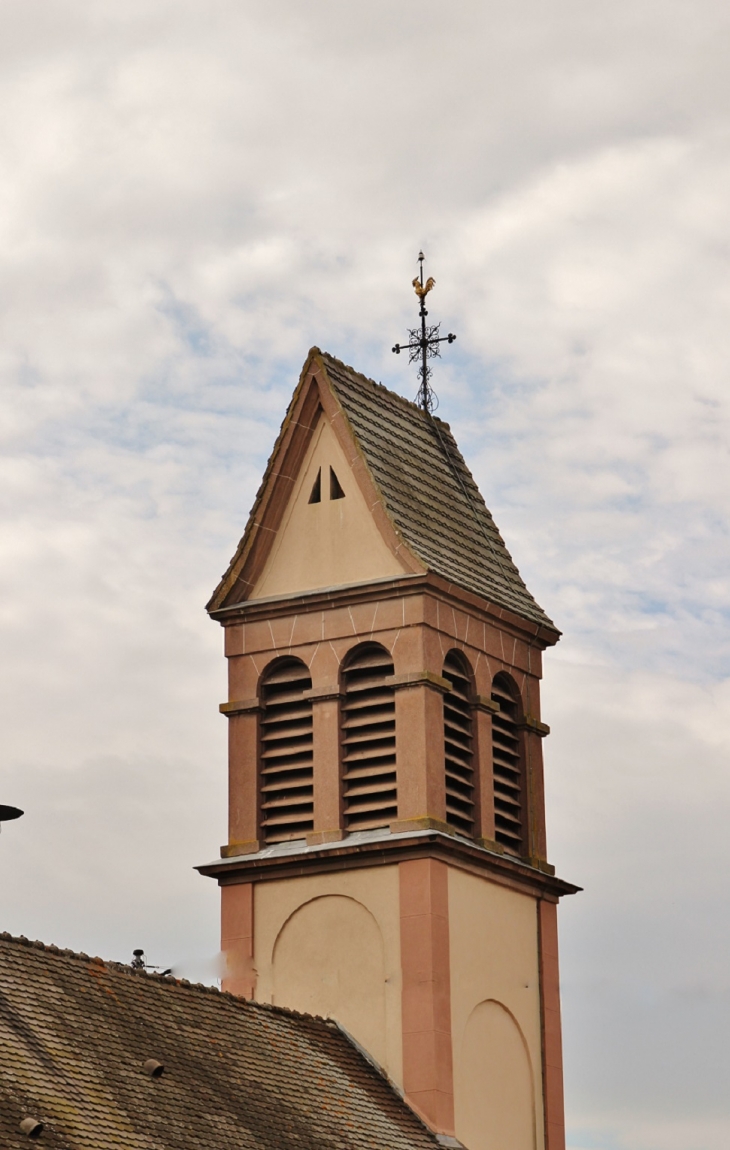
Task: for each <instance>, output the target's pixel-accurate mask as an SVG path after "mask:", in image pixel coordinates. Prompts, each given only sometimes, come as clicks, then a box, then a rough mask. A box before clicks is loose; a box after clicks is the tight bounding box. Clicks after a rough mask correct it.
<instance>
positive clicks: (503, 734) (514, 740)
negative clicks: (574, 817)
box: [492, 674, 525, 855]
mask: <svg viewBox="0 0 730 1150" xmlns="http://www.w3.org/2000/svg"><path fill="white" fill-rule="evenodd" d="M518 697H519V696H518V694H517V688H516V686H515V685H514V683H513V682H512V680H511V679H510V677H509V675H503V674H499V675H497V676H496V678H495V680H494V683H493V684H492V702H493V703H496V704H497V706H498V707H499V710H498V711H495V712H494V713H493V715H492V764H493V772H494V823H495V838H496V840H497V842H498V843H501V844H502V846H503V847H504V849H505V851H506V852H507V853H508V854H511V855H521V854H523V853H524V840H525V793H524V792H525V788H524V784H523V777H522V756H521V754H520V732H519V729H518V726H517V723H518V720H519V717H520V710H519V703H518V701H517V700H518Z"/></svg>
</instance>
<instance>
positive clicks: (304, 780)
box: [259, 659, 314, 843]
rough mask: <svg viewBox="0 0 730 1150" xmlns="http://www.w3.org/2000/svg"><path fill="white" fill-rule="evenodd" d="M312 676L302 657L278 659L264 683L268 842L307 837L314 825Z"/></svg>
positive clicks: (262, 783)
mask: <svg viewBox="0 0 730 1150" xmlns="http://www.w3.org/2000/svg"><path fill="white" fill-rule="evenodd" d="M311 686H312V680H311V678H310V675H309V671H308V670H307V668H306V666H305V665H304V663H302V662H301V660H299V659H280V660H279V661H278V662H276V663H275V664H274V665H273V667H272V668H271V670H270V671H268V672H267V674H266V675H265V676H264V679H263V682H262V684H261V704H262V706H261V741H260V747H261V749H260V768H259V795H260V811H261V834H262V838H263V839H264V842H267V843H280V842H284V841H285V840H287V839H301V838H304V836H305V834H306V833H307V831H311V830H312V827H313V826H314V821H313V818H314V778H313V769H312V768H313V760H312V700H311V699H305V698H304V692H305V691H307V690H309V688H310V687H311Z"/></svg>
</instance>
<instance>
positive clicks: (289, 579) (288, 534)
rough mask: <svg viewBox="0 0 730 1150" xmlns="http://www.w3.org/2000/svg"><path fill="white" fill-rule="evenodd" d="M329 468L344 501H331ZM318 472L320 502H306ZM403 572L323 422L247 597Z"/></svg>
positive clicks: (287, 592) (378, 577) (339, 584)
mask: <svg viewBox="0 0 730 1150" xmlns="http://www.w3.org/2000/svg"><path fill="white" fill-rule="evenodd" d="M330 467H332V468H333V469H334V472H335V474H336V476H337V479H338V480H339V483H340V486H341V487H342V490H343V491H344V493H345V497H344V499H330ZM318 471H319V472H320V482H321V500H320V502H318V503H310V502H309V498H310V495H311V492H312V487H313V486H314V483H315V481H316V479H317V472H318ZM404 571H405V568H404V567H403V565H402V564H401V563H399V562H398V560H397V559H396V558H395V556H394V555H393V553H392V551H391V550H390V548H389V547H388V545H387V544H386V543H385V541H384V539H383V537H382V535H381V534H380V531H379V530H378V527H377V525H376V523H375V521H374V519H373V516H372V514H371V513H370V510H369V508H368V507H367V505H366V503H365V499H364V497H363V495H362V493H361V491H360V488H359V487H358V485H357V481H356V480H355V477H354V476H353V474H352V471H351V470H350V465H349V463H348V462H347V459H346V458H345V454H344V452H343V450H342V448H341V447H340V445H339V443H338V442H337V438H336V436H335V433H334V431H333V430H332V428H331V427H330V425H329V424H328V423H327V422H326V420H325V419H324V418H323V417H321V418H320V421H319V424H318V425H317V428H316V430H315V432H314V435H313V437H312V442H311V444H310V446H309V450H308V452H307V456H306V459H305V461H304V464H303V465H302V468H301V471H300V472H299V476H298V478H297V481H296V483H295V484H294V490H293V491H292V494H291V497H290V499H289V503H288V505H287V508H286V511H285V512H284V517H283V520H282V523H281V526H280V527H279V530H278V532H277V535H276V540H275V541H274V545H273V547H272V550H271V554H270V555H269V557H268V559H267V561H266V565H265V567H264V570H263V571H262V573H261V577H260V578H259V579H258V581H257V583H256V586H255V587H254V589H253V592H252V594H251V596H250V598H251V599H260V598H263V597H265V596H267V595H291V594H295V593H296V592H298V591H311V590H314V589H315V588H317V587H333V586H343V585H346V584H348V583H362V582H364V581H365V580H368V579H381V578H386V577H387V576H389V575H402V574H403V573H404Z"/></svg>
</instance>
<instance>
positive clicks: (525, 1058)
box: [449, 867, 544, 1150]
mask: <svg viewBox="0 0 730 1150" xmlns="http://www.w3.org/2000/svg"><path fill="white" fill-rule="evenodd" d="M449 922H450V964H451V1020H452V1035H453V1062H454V1107H455V1128H456V1136H457V1138H459V1139H461V1141H462V1142H463V1143H464V1145H465V1146H467V1147H468V1148H469V1150H543V1146H544V1134H543V1109H542V1073H541V1029H540V984H539V958H538V926H537V903H536V901H535V899H533V898H531V897H529V896H528V895H523V894H520V893H518V892H517V891H513V890H510V889H509V888H507V887H502V886H498V885H497V884H495V883H490V882H487V881H485V880H484V879H480V878H478V877H477V876H475V875H470V874H467V873H466V872H464V871H460V870H456V869H455V868H452V867H450V868H449Z"/></svg>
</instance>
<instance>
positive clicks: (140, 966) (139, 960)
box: [129, 947, 147, 970]
mask: <svg viewBox="0 0 730 1150" xmlns="http://www.w3.org/2000/svg"><path fill="white" fill-rule="evenodd" d="M129 965H130V966H131V968H132V970H144V969H145V967H146V966H147V963H146V962H145V960H144V951H143V950H142V949H141V948H140V947H138V948H137V950H133V951H132V961H131V962H130V964H129Z"/></svg>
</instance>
